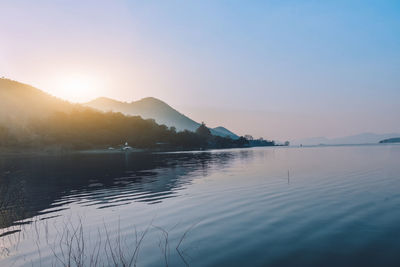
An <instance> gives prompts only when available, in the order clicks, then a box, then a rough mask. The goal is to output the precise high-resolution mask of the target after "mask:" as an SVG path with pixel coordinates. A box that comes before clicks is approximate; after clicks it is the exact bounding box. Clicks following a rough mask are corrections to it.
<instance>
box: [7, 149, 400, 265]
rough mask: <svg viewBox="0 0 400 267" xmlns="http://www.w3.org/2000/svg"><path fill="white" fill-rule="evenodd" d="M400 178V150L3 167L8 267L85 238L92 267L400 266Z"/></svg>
mask: <svg viewBox="0 0 400 267" xmlns="http://www.w3.org/2000/svg"><path fill="white" fill-rule="evenodd" d="M399 173H400V146H398V145H371V146H341V147H312V148H311V147H310V148H307V147H303V148H290V147H289V148H282V147H278V148H276V147H267V148H252V149H231V150H218V151H217V150H215V151H203V152H180V153H159V154H154V153H153V154H151V153H130V154H129V153H128V154H122V153H121V154H118V153H115V154H69V155H62V156H12V157H11V156H7V157H6V156H2V157H0V188H1V191H0V192H1V193H2V194H1V195H0V203H1V204H0V210H1V212H0V216H1V217H0V227H1V230H0V265H1V266H3V265H4V266H9V265H12V264H13V266H32V265H34V266H41V265H42V266H48V265H52V264H54V265H57V266H58V265H61V266H62V263H63V261H64V260H65V259H67V258H68V257H67V256H66V254H68V253H67V251H68V250H67V249H66V248H67V247H68V246H67V245H66V244H68V242H66V240H69V239H68V237H69V238H70V239H71V240H72V242H71V243H72V247H73V248H74V249H75V248H76V247H77V246H78V245H79V244H81V243H79V242H80V241H76V240H79V237H82V239H84V240H85V242H84V244H85V246H84V253H83V254H84V256H82V262H84V263H85V266H90V265H91V263H93V261H92V260H93V257H92V256H93V254H96V253H93V251H94V252H96V251H99V252H100V253H98V254H99V256H98V261H99V262H102V263H103V264H104V265H110V264H112V253H111V251H112V249H113V248H117V249H116V250H117V251H118V250H119V248H118V244H119V245H121V249H120V250H121V251H123V253H122V254H124V255H125V256H126V258H129V256H128V255H134V257H135V260H134V262H135V263H136V264H137V266H163V265H166V264H168V265H169V266H185V265H186V264H189V265H190V266H246V265H247V266H265V265H271V266H274V265H281V266H282V265H283V266H294V265H296V266H305V265H311V264H312V265H319V266H322V265H323V266H338V265H340V266H354V265H360V266H361V265H385V266H398V265H399V264H400V259H399V257H398V255H397V254H398V251H399V249H400V242H399V241H398V239H397V237H398V236H399V234H400V211H399V210H398V207H399V205H400V190H399V189H400V177H399ZM3 192H7V194H3ZM138 236H139V238H138ZM141 236H143V239H142V241H141V242H140V250H139V252H137V253H136V252H135V250H134V248H135V247H137V244H138V240H139V241H140V240H141V239H140V237H141ZM60 240H62V242H61V241H60ZM118 240H119V241H118ZM121 240H122V241H121ZM107 244H108V246H109V247H111V249H109V248H108V247H107ZM73 251H75V250H73ZM105 251H107V252H105ZM107 253H108V254H107ZM135 253H136V254H135ZM119 255H120V254H119ZM56 256H57V257H58V258H57V257H56ZM72 262H74V261H72Z"/></svg>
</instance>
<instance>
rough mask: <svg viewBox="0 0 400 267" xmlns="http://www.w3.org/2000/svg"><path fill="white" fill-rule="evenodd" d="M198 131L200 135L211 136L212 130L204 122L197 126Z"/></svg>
mask: <svg viewBox="0 0 400 267" xmlns="http://www.w3.org/2000/svg"><path fill="white" fill-rule="evenodd" d="M196 133H197V134H198V135H200V136H201V137H210V136H211V131H210V129H208V127H207V126H206V124H205V123H204V122H202V123H201V125H200V126H199V128H197V130H196Z"/></svg>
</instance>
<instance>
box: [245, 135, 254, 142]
mask: <svg viewBox="0 0 400 267" xmlns="http://www.w3.org/2000/svg"><path fill="white" fill-rule="evenodd" d="M244 138H246V139H247V140H249V141H253V140H254V138H253V136H251V135H249V134H246V135H245V136H244Z"/></svg>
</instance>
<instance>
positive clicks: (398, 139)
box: [379, 135, 400, 144]
mask: <svg viewBox="0 0 400 267" xmlns="http://www.w3.org/2000/svg"><path fill="white" fill-rule="evenodd" d="M399 136H400V135H399ZM379 143H381V144H386V143H400V137H395V138H389V139H385V140H382V141H379Z"/></svg>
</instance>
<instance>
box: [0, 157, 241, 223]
mask: <svg viewBox="0 0 400 267" xmlns="http://www.w3.org/2000/svg"><path fill="white" fill-rule="evenodd" d="M246 155H247V154H241V156H246ZM233 157H235V154H233V153H229V152H223V153H218V154H212V153H159V154H150V153H126V154H73V155H63V156H40V157H13V158H0V175H1V176H0V183H1V184H0V188H1V191H0V192H1V195H0V203H2V204H1V206H0V207H1V208H2V213H1V218H0V227H1V228H4V227H8V226H10V225H11V224H13V223H15V222H16V221H22V220H24V219H27V218H30V217H33V216H35V215H39V214H40V215H43V214H45V213H52V212H55V211H59V210H60V209H64V208H67V205H66V204H68V203H69V202H79V203H80V204H82V205H88V206H89V205H96V206H97V208H98V209H102V208H108V207H113V206H119V205H126V204H129V203H131V202H132V201H141V202H147V203H148V204H155V203H159V202H161V201H162V200H163V199H165V198H170V197H174V196H176V195H177V194H178V190H179V189H180V188H182V187H183V186H184V185H185V184H188V183H191V180H192V178H193V176H191V175H190V174H191V173H201V174H202V175H203V176H206V175H207V172H208V169H209V168H215V169H220V168H223V166H224V165H227V164H228V163H229V160H230V159H232V158H233ZM50 208H51V209H50ZM43 210H46V211H45V212H43Z"/></svg>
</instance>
